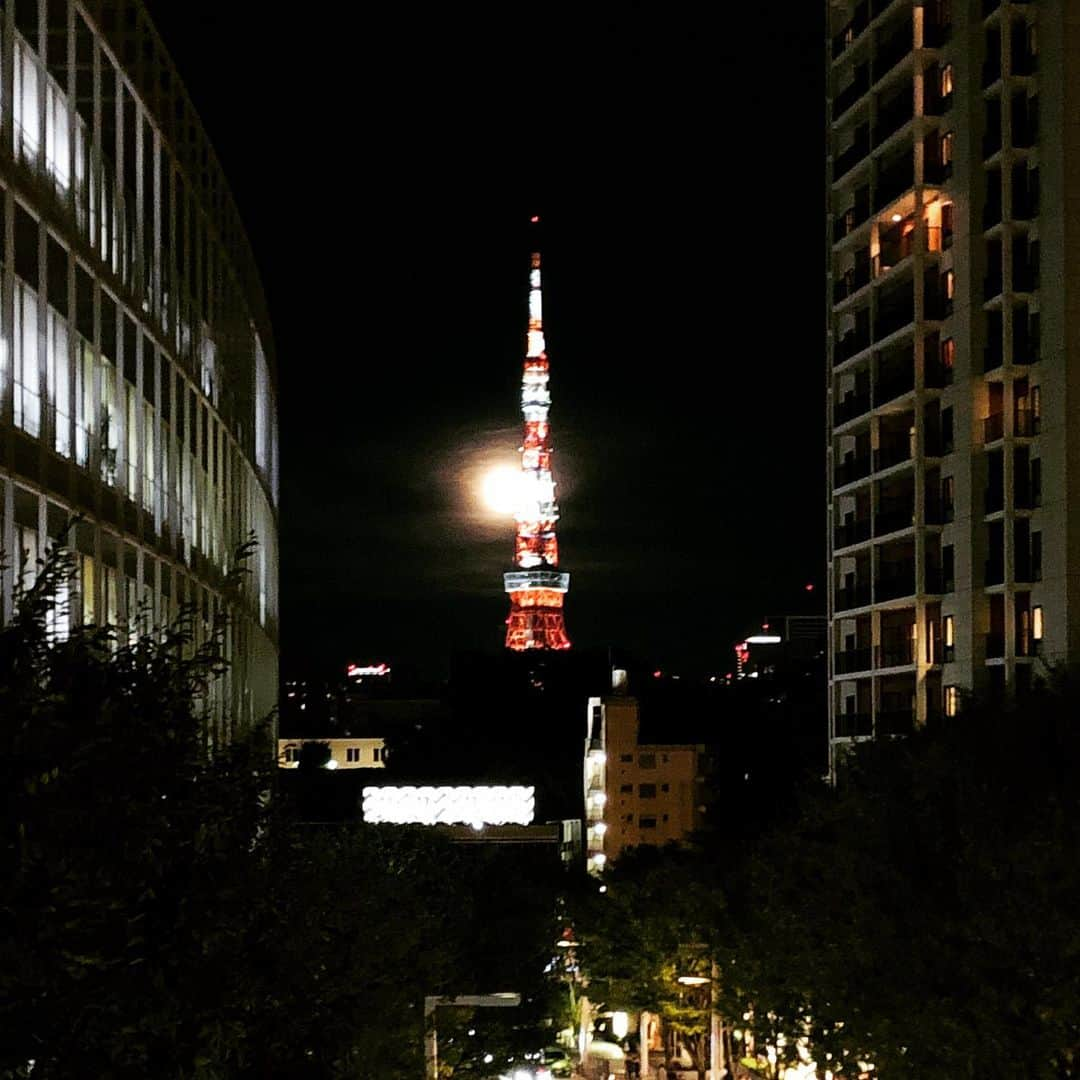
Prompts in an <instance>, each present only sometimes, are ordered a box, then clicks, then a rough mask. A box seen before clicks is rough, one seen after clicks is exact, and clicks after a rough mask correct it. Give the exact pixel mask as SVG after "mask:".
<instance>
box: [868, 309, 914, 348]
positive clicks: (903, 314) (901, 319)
mask: <svg viewBox="0 0 1080 1080" xmlns="http://www.w3.org/2000/svg"><path fill="white" fill-rule="evenodd" d="M914 321H915V305H914V303H911V304H897V305H896V307H892V308H885V309H884V310H883V311H880V312H879V313H878V317H877V318H876V319H875V320H874V340H875V341H881V339H882V338H887V337H888V336H889V335H890V334H895V333H896V331H897V330H902V329H903V328H904V327H905V326H909V325H910V324H911V323H913V322H914Z"/></svg>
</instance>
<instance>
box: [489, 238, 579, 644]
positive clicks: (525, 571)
mask: <svg viewBox="0 0 1080 1080" xmlns="http://www.w3.org/2000/svg"><path fill="white" fill-rule="evenodd" d="M538 221H539V219H538V218H535V217H534V218H533V219H532V222H533V224H534V225H535V224H536V223H537V222H538ZM550 407H551V392H550V390H549V389H548V356H547V352H546V349H545V343H544V318H543V303H542V300H541V292H540V252H539V251H534V252H533V253H532V259H531V266H530V270H529V329H528V334H527V337H526V349H525V362H524V371H523V373H522V380H521V412H522V415H523V417H524V438H523V441H522V445H521V474H522V475H521V489H520V490H521V494H520V498H519V501H518V508H517V510H516V512H515V515H514V516H515V519H516V521H517V536H516V539H515V542H514V567H515V569H514V570H511V571H509V572H507V573H506V574H504V575H503V580H504V583H505V586H506V591H507V592H508V593H509V594H510V614H509V616H508V617H507V620H506V647H507V648H508V649H513V650H514V651H515V652H525V651H526V650H529V649H544V650H562V649H569V648H570V639H569V638H568V637H567V634H566V625H565V623H564V620H563V598H564V597H565V595H566V593H567V591H568V590H569V588H570V575H569V574H567V573H563V572H561V571H560V570H559V569H558V566H559V544H558V540H557V539H556V536H555V523H556V522H557V521H558V519H559V508H558V506H557V504H556V502H555V481H554V479H553V477H552V473H551V442H550V436H551V427H550V424H549V422H548V411H549V409H550Z"/></svg>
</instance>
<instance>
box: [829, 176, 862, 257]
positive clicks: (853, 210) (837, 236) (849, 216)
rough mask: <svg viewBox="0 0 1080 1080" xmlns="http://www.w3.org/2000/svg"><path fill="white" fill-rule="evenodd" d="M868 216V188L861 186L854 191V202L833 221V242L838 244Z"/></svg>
mask: <svg viewBox="0 0 1080 1080" xmlns="http://www.w3.org/2000/svg"><path fill="white" fill-rule="evenodd" d="M869 216H870V188H869V187H866V186H863V187H861V188H859V189H858V191H856V192H855V199H854V202H853V203H852V204H851V206H850V207H848V209H847V210H845V211H844V212H843V213H842V214H838V215H837V217H836V220H835V221H834V222H833V243H834V244H838V243H840V241H841V240H843V239H844V237H846V236H849V235H850V234H851V233H853V232H854V231H855V230H856V229H857V228H859V226H860V225H862V224H863V223H864V222H865V221H866V219H867V218H868V217H869Z"/></svg>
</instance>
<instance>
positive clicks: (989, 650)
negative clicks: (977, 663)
mask: <svg viewBox="0 0 1080 1080" xmlns="http://www.w3.org/2000/svg"><path fill="white" fill-rule="evenodd" d="M1004 655H1005V635H1004V634H1003V633H1001V632H1000V631H994V632H992V633H989V634H987V635H986V659H987V660H1000V659H1002V657H1004Z"/></svg>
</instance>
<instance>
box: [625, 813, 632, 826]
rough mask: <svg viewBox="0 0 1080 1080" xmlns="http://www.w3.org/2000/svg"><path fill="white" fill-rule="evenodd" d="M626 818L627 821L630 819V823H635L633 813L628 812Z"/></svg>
mask: <svg viewBox="0 0 1080 1080" xmlns="http://www.w3.org/2000/svg"><path fill="white" fill-rule="evenodd" d="M626 820H627V821H628V822H629V823H630V824H631V825H633V823H634V815H633V814H627V815H626Z"/></svg>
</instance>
